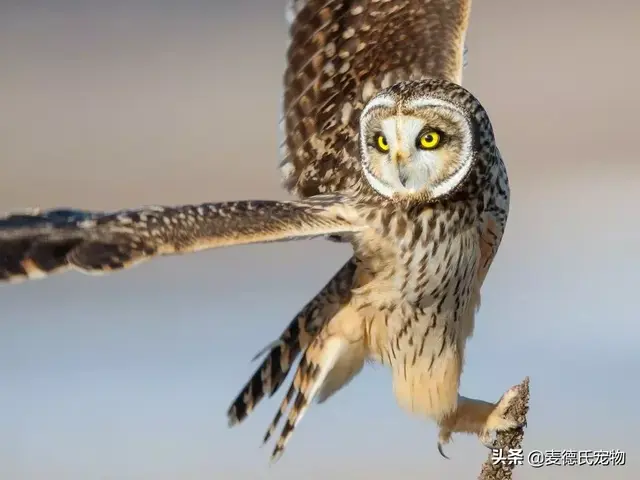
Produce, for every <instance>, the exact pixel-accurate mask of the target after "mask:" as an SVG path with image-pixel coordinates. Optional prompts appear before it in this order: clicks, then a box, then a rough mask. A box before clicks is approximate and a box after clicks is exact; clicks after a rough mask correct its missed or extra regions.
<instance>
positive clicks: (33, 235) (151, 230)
mask: <svg viewBox="0 0 640 480" xmlns="http://www.w3.org/2000/svg"><path fill="white" fill-rule="evenodd" d="M348 215H349V206H348V202H347V201H346V197H344V196H341V195H327V196H317V197H315V198H314V199H309V200H308V201H305V202H302V201H300V202H278V201H237V202H224V203H204V204H201V205H181V206H177V207H159V206H150V207H144V208H140V209H135V210H123V211H119V212H114V213H104V212H90V211H83V210H73V209H65V210H62V209H57V210H50V211H44V212H39V211H32V212H27V213H19V214H11V215H8V216H6V217H4V218H1V219H0V252H1V253H0V281H11V282H16V281H20V280H24V279H27V278H31V279H34V278H40V277H44V276H47V275H50V274H53V273H58V272H62V271H65V270H68V269H70V268H74V269H77V270H80V271H82V272H84V273H93V274H99V273H105V272H108V271H113V270H121V269H124V268H129V267H132V266H134V265H137V264H138V263H140V262H142V261H145V260H148V259H150V258H153V257H156V256H160V255H173V254H183V253H187V252H195V251H199V250H203V249H208V248H218V247H224V246H228V245H240V244H246V243H264V242H273V241H285V240H290V239H293V238H310V237H315V236H323V235H327V234H331V233H335V232H342V233H344V232H349V231H353V230H354V228H355V229H357V228H360V227H355V226H354V225H353V224H352V223H351V222H350V221H349V220H348V219H347V217H348Z"/></svg>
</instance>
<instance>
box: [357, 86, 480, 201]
mask: <svg viewBox="0 0 640 480" xmlns="http://www.w3.org/2000/svg"><path fill="white" fill-rule="evenodd" d="M394 105H395V102H394V101H393V100H392V99H391V98H389V97H386V96H381V97H377V98H374V99H373V100H372V101H371V102H370V103H369V104H368V105H367V106H366V107H365V108H364V110H363V112H362V117H361V118H365V115H366V114H367V113H368V112H370V111H371V109H373V108H376V107H378V106H384V107H393V106H394ZM428 107H436V108H440V109H442V110H446V111H449V112H451V114H453V116H454V117H455V118H456V119H457V120H458V121H460V119H462V121H463V122H464V123H463V124H466V126H467V127H468V128H467V129H463V131H462V145H461V147H462V148H461V151H460V165H459V167H458V169H457V170H456V171H455V172H452V175H451V177H449V178H447V179H446V180H445V181H443V182H442V183H439V184H435V185H433V184H432V182H434V181H435V178H439V177H440V176H441V175H442V173H443V172H442V168H446V167H445V166H444V164H443V162H444V161H445V159H444V158H443V157H442V154H441V153H440V152H439V151H438V149H434V150H423V149H421V148H418V146H417V138H418V136H419V135H420V133H421V132H422V131H423V129H424V127H425V121H424V120H423V119H422V118H419V117H411V116H406V115H399V116H390V117H388V118H385V119H383V120H382V121H381V122H380V125H379V127H378V128H379V129H380V131H381V133H382V134H383V135H384V136H385V138H386V140H387V143H388V144H389V152H388V153H387V154H381V153H374V155H377V158H376V162H378V163H376V169H375V172H376V174H375V175H374V174H373V171H372V170H371V165H370V163H369V162H370V161H371V160H370V159H367V158H366V157H365V161H364V162H363V170H364V174H365V177H366V179H367V181H368V182H369V184H370V185H371V187H372V188H373V189H375V190H376V191H377V192H378V193H379V194H381V195H383V196H385V197H388V198H392V197H393V196H394V194H397V193H403V192H404V193H408V194H411V193H417V192H419V191H421V190H425V189H429V187H431V188H430V189H429V193H430V196H431V197H433V198H437V197H440V196H442V195H444V194H446V193H449V192H450V191H451V190H453V189H454V188H455V187H456V186H457V185H458V184H459V183H460V182H461V181H462V180H463V179H464V178H465V176H466V175H467V173H468V172H469V170H470V169H471V166H472V161H471V141H472V139H471V135H470V126H469V124H468V122H467V120H466V114H465V112H464V111H462V110H461V109H459V108H458V107H456V106H455V105H452V104H451V103H449V102H446V101H443V100H440V99H437V98H426V99H419V100H414V101H413V102H410V103H409V105H408V108H409V109H422V108H428ZM361 127H362V131H367V124H366V123H365V122H363V124H362V125H361ZM366 142H367V139H366V138H364V136H363V138H361V143H362V149H363V151H364V152H366V151H367V149H368V146H367V143H366Z"/></svg>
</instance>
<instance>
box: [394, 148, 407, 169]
mask: <svg viewBox="0 0 640 480" xmlns="http://www.w3.org/2000/svg"><path fill="white" fill-rule="evenodd" d="M408 159H409V152H407V151H406V150H398V151H397V152H396V154H395V155H394V161H395V164H396V166H398V167H401V166H403V165H405V164H406V163H407V160H408Z"/></svg>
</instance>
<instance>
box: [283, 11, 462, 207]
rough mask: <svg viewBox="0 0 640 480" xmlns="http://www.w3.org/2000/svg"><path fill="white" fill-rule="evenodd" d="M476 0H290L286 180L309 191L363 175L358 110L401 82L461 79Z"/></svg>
mask: <svg viewBox="0 0 640 480" xmlns="http://www.w3.org/2000/svg"><path fill="white" fill-rule="evenodd" d="M470 8H471V0H397V1H388V0H386V1H385V0H291V1H290V2H289V5H288V8H287V15H286V16H287V19H288V22H289V40H290V43H289V47H288V50H287V68H286V71H285V75H284V102H283V119H282V122H283V130H284V134H285V145H284V148H283V155H284V158H283V160H282V162H281V164H280V169H281V175H282V179H283V184H284V187H285V188H286V189H287V190H288V191H289V192H291V193H294V194H296V195H298V196H301V197H309V196H313V195H316V194H321V193H328V192H337V191H349V190H354V189H355V188H356V185H357V182H358V181H359V179H360V164H359V162H358V144H357V136H358V124H359V116H360V112H361V111H362V108H363V107H364V105H365V104H366V102H367V101H368V100H369V99H370V98H371V97H372V96H373V95H374V94H375V93H377V92H378V91H379V90H380V89H382V88H386V87H388V86H391V85H392V84H393V83H396V82H399V81H402V80H417V79H422V78H425V77H437V78H443V79H446V80H449V81H452V82H454V83H458V84H460V83H461V81H462V69H463V66H464V63H465V58H466V56H465V37H466V31H467V25H468V20H469V12H470Z"/></svg>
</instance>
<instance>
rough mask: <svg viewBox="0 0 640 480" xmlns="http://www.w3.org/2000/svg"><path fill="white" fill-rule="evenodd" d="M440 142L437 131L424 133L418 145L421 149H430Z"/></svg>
mask: <svg viewBox="0 0 640 480" xmlns="http://www.w3.org/2000/svg"><path fill="white" fill-rule="evenodd" d="M439 143H440V134H439V133H438V132H429V133H425V134H424V135H422V136H421V137H420V142H419V143H418V145H419V147H420V148H422V149H423V150H431V149H432V148H436V147H437V146H438V144H439Z"/></svg>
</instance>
